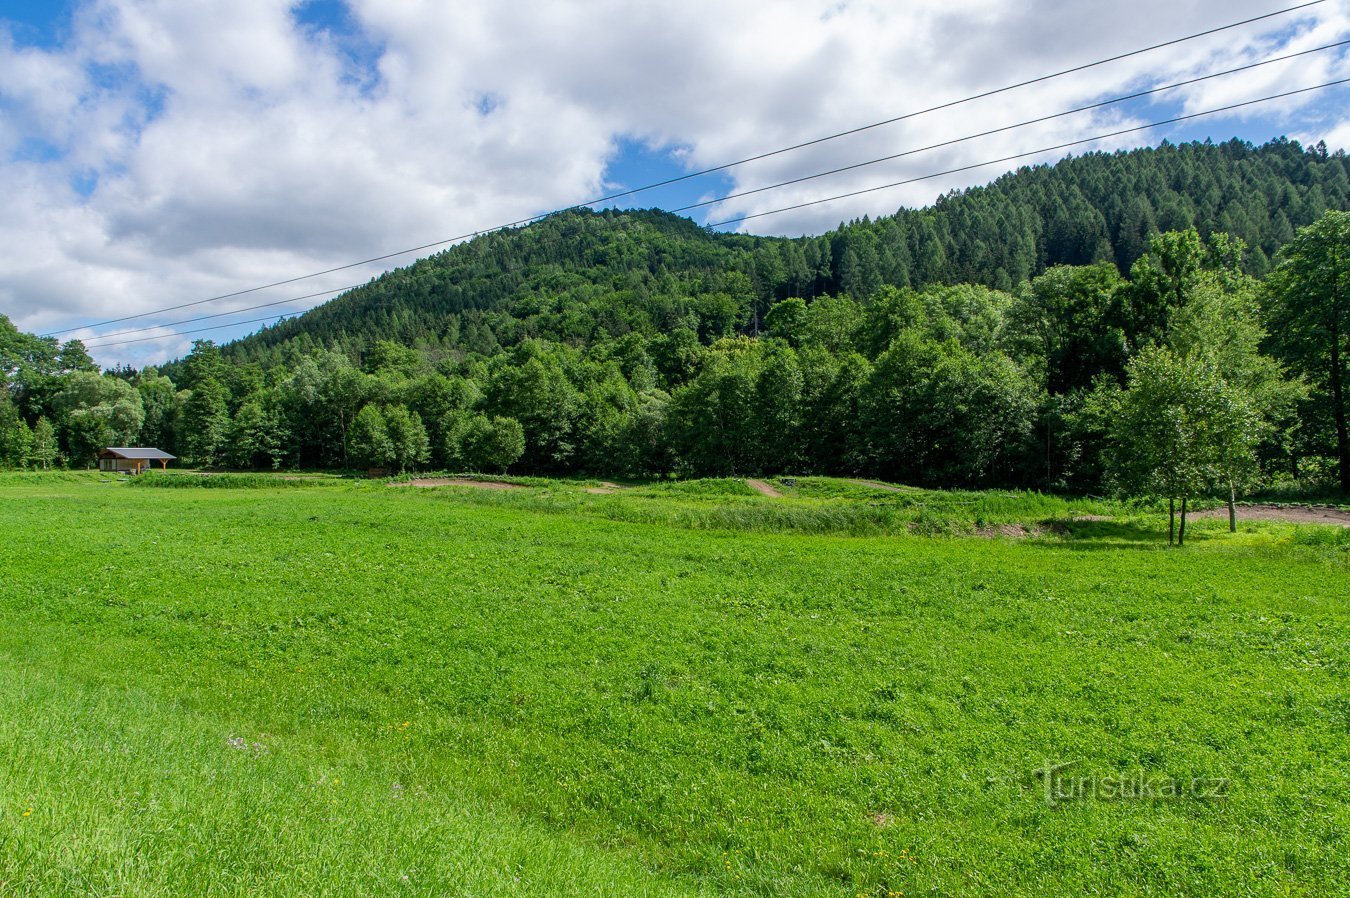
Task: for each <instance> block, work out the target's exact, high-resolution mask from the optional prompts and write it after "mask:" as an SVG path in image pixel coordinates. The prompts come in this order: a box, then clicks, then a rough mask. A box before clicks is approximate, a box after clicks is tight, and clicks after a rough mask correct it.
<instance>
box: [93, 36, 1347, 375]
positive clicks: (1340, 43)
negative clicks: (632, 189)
mask: <svg viewBox="0 0 1350 898" xmlns="http://www.w3.org/2000/svg"><path fill="white" fill-rule="evenodd" d="M1347 44H1350V39H1347V40H1343V41H1337V42H1336V43H1331V44H1325V45H1323V46H1320V47H1314V48H1312V49H1308V50H1301V51H1299V52H1297V53H1287V54H1285V55H1283V56H1276V57H1272V58H1270V59H1264V60H1261V61H1260V62H1253V63H1248V64H1247V65H1242V66H1238V67H1237V68H1233V69H1227V70H1225V71H1222V72H1213V73H1211V74H1208V75H1201V76H1199V77H1196V78H1189V79H1187V80H1185V81H1177V82H1174V83H1172V84H1165V85H1162V86H1159V87H1154V88H1150V89H1148V90H1142V91H1138V92H1136V93H1132V94H1127V95H1125V96H1123V97H1115V98H1113V99H1110V100H1103V101H1101V102H1098V103H1090V104H1088V105H1086V106H1078V107H1076V108H1074V109H1068V110H1065V111H1064V112H1056V113H1053V114H1051V115H1045V116H1041V117H1039V118H1034V119H1028V120H1027V121H1024V122H1018V123H1017V124H1014V125H1004V126H1002V127H999V128H991V129H990V130H988V131H981V132H979V133H977V134H970V135H967V136H965V137H957V138H954V139H952V140H946V141H942V142H941V143H934V144H929V145H928V146H925V147H918V148H916V149H912V150H905V151H903V152H900V153H892V154H891V155H889V156H882V157H880V158H878V159H869V160H867V161H866V162H856V163H854V164H852V165H845V166H842V167H840V168H835V169H830V170H829V171H824V172H817V173H816V174H811V175H805V176H803V177H800V178H793V179H791V180H788V181H779V182H777V183H774V184H769V185H766V186H764V187H756V188H754V189H752V190H744V191H741V192H740V193H732V194H727V195H726V196H722V197H719V198H716V199H710V200H703V201H701V202H697V203H690V204H689V205H687V206H680V207H679V208H676V209H670V210H668V211H670V212H672V213H675V212H687V211H689V210H691V209H699V208H702V207H704V206H711V205H715V204H717V203H723V202H726V201H727V200H732V199H739V198H740V197H745V196H751V195H753V194H756V193H764V192H765V191H769V190H776V189H778V188H779V187H788V186H791V185H793V184H801V183H803V182H805V181H813V180H815V179H817V178H824V177H829V176H830V175H837V174H840V173H842V172H847V171H853V170H855V169H859V168H864V167H866V166H869V165H876V164H878V163H881V162H889V161H891V160H894V159H900V158H903V157H905V156H913V155H916V154H918V153H924V152H927V151H929V150H936V149H940V148H942V147H948V146H954V145H955V144H959V143H964V142H966V141H970V140H976V139H978V138H981V137H988V136H990V135H993V134H1001V133H1003V132H1005V131H1013V130H1016V129H1017V128H1024V127H1027V126H1028V125H1035V124H1040V123H1041V122H1047V121H1052V120H1053V119H1057V118H1063V117H1065V116H1069V115H1074V114H1076V113H1079V112H1087V111H1089V110H1092V109H1101V108H1103V107H1105V106H1111V105H1114V104H1116V103H1124V102H1127V101H1129V100H1137V99H1139V98H1140V97H1146V96H1150V95H1152V94H1157V93H1162V92H1163V91H1168V90H1174V89H1176V88H1178V87H1186V86H1189V85H1192V84H1197V83H1199V82H1201V81H1208V80H1211V79H1213V78H1222V77H1224V76H1226V75H1233V74H1236V73H1238V72H1245V71H1250V70H1251V69H1256V68H1260V67H1261V66H1266V65H1273V64H1274V63H1277V62H1286V61H1288V60H1291V59H1296V58H1298V57H1300V56H1307V55H1309V54H1312V53H1320V52H1323V51H1326V50H1333V49H1335V48H1337V47H1343V46H1345V45H1347ZM359 286H361V285H360V284H352V285H348V286H346V287H337V288H335V289H332V290H324V291H321V292H318V293H308V294H306V295H304V296H296V297H293V298H291V299H282V300H277V301H275V302H266V303H261V304H259V305H254V306H245V307H244V308H241V309H234V310H232V311H229V312H217V313H215V314H214V315H199V316H197V317H195V318H185V319H183V320H182V321H169V322H165V323H163V324H154V325H148V326H146V327H139V328H133V329H130V330H122V331H113V332H112V333H107V334H99V335H97V336H96V337H92V338H91V339H97V340H104V339H108V338H111V337H121V336H125V335H128V334H137V333H143V332H145V331H150V330H161V329H163V328H173V327H179V326H180V325H184V324H194V323H196V322H198V321H208V320H210V319H213V318H224V317H226V316H228V315H238V314H242V313H244V312H253V311H256V310H258V309H267V308H272V307H273V306H279V305H286V304H287V303H292V302H301V301H303V300H306V299H314V298H316V297H319V296H328V295H330V294H333V293H342V292H344V291H347V290H354V289H356V288H357V287H359ZM100 345H102V346H107V345H112V344H106V343H104V344H96V345H94V346H90V347H87V348H91V349H96V348H98V346H100Z"/></svg>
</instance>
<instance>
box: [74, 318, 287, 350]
mask: <svg viewBox="0 0 1350 898" xmlns="http://www.w3.org/2000/svg"><path fill="white" fill-rule="evenodd" d="M287 317H288V316H287V315H268V316H267V317H266V318H254V319H252V320H250V321H233V322H230V323H229V324H214V325H212V326H211V327H198V328H193V329H192V330H190V331H173V332H171V333H167V334H153V335H151V336H149V337H137V338H136V339H134V340H119V341H117V342H116V343H99V344H96V345H94V346H89V347H86V348H88V349H106V348H108V347H109V346H127V345H129V344H131V343H146V342H148V341H150V340H164V339H167V338H169V337H184V336H187V335H188V334H204V333H206V332H207V331H218V330H222V329H224V328H227V327H242V326H243V325H245V324H258V323H259V322H262V321H276V322H278V323H280V322H281V321H282V320H283V319H285V318H287ZM151 329H152V328H147V330H151Z"/></svg>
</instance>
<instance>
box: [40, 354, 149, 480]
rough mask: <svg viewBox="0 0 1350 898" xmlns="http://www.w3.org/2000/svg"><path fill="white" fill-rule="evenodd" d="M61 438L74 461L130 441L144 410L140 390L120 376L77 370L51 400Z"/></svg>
mask: <svg viewBox="0 0 1350 898" xmlns="http://www.w3.org/2000/svg"><path fill="white" fill-rule="evenodd" d="M52 406H53V408H54V409H55V412H56V419H57V421H58V423H59V424H60V428H61V434H62V439H63V440H64V441H65V444H66V447H67V449H68V451H69V454H70V460H71V463H72V464H75V465H81V466H85V465H90V464H92V463H93V461H94V458H95V456H96V455H97V453H98V451H99V450H100V449H103V448H104V447H107V446H126V445H129V444H134V443H135V441H136V437H137V436H138V435H139V434H140V431H141V423H142V421H144V419H145V412H144V409H143V407H142V405H141V396H140V393H138V392H137V391H136V388H135V387H133V386H132V385H131V384H129V383H127V382H126V381H124V380H119V379H118V378H115V377H105V376H103V375H100V374H96V373H94V372H92V371H77V372H75V373H73V374H70V375H69V376H67V377H65V378H64V379H63V380H62V388H61V390H60V392H59V393H57V394H56V396H55V397H54V398H53V400H52Z"/></svg>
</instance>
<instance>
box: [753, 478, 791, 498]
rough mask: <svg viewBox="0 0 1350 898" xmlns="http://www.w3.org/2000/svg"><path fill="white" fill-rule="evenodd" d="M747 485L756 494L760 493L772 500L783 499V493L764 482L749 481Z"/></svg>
mask: <svg viewBox="0 0 1350 898" xmlns="http://www.w3.org/2000/svg"><path fill="white" fill-rule="evenodd" d="M745 485H746V486H748V487H750V489H752V490H754V491H755V492H757V493H759V494H760V495H761V496H768V497H769V498H770V499H781V498H783V494H782V493H780V492H778V490H776V489H774V488H773V487H771V486H769V485H768V484H767V483H765V482H764V481H763V480H747V481H745Z"/></svg>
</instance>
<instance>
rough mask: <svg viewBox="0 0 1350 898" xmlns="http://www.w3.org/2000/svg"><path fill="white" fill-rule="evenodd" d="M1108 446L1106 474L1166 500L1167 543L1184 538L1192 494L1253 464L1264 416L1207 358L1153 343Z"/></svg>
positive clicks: (1121, 403)
mask: <svg viewBox="0 0 1350 898" xmlns="http://www.w3.org/2000/svg"><path fill="white" fill-rule="evenodd" d="M1128 377H1129V385H1128V388H1127V389H1126V390H1124V391H1123V392H1122V393H1120V394H1119V399H1118V402H1117V405H1116V407H1115V410H1114V411H1115V414H1114V416H1113V420H1112V425H1111V431H1110V438H1109V444H1108V447H1107V452H1106V466H1107V474H1108V478H1109V479H1110V481H1111V482H1112V483H1113V484H1114V485H1115V487H1116V489H1117V490H1118V491H1120V492H1122V493H1125V494H1127V495H1135V496H1156V497H1159V498H1166V499H1167V500H1168V511H1169V528H1168V542H1173V541H1174V538H1176V537H1177V531H1176V515H1175V503H1176V500H1177V499H1180V500H1181V529H1180V534H1179V538H1176V539H1175V541H1176V542H1177V544H1178V545H1181V544H1184V543H1185V541H1186V510H1187V503H1188V501H1189V500H1190V499H1193V498H1196V497H1199V496H1204V495H1207V494H1211V493H1214V492H1217V491H1218V490H1220V489H1222V487H1223V485H1225V484H1226V483H1227V482H1228V481H1229V478H1230V477H1232V476H1233V473H1234V472H1235V471H1238V470H1241V469H1243V468H1244V467H1246V466H1249V465H1251V464H1253V463H1254V456H1255V450H1256V443H1257V441H1258V440H1259V438H1260V429H1261V428H1260V416H1259V414H1258V413H1257V412H1256V410H1255V409H1254V408H1252V405H1251V403H1250V400H1249V398H1248V397H1247V396H1246V395H1245V394H1244V393H1243V392H1242V391H1241V390H1240V389H1238V388H1236V387H1234V386H1233V385H1231V384H1229V383H1228V382H1226V381H1225V380H1224V379H1223V377H1222V376H1220V374H1219V373H1218V371H1217V370H1216V369H1215V368H1214V366H1213V365H1212V364H1211V363H1209V362H1207V361H1203V360H1201V361H1199V362H1195V361H1187V360H1185V359H1182V358H1181V357H1180V356H1178V355H1177V354H1176V353H1175V352H1173V351H1172V350H1170V349H1167V348H1166V347H1160V346H1153V347H1149V348H1148V349H1146V350H1144V351H1143V352H1141V353H1140V354H1139V355H1138V356H1136V357H1135V358H1134V360H1132V361H1131V362H1130V365H1129V371H1128Z"/></svg>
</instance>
